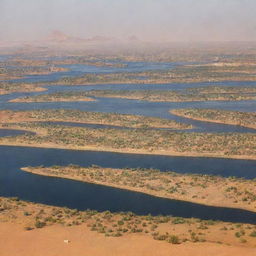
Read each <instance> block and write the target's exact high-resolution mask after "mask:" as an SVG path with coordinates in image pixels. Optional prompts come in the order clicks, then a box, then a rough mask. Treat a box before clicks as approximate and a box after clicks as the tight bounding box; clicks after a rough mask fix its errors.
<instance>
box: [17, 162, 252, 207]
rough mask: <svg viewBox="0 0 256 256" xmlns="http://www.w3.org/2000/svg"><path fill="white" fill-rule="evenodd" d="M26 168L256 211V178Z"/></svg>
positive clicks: (208, 203)
mask: <svg viewBox="0 0 256 256" xmlns="http://www.w3.org/2000/svg"><path fill="white" fill-rule="evenodd" d="M22 170H23V171H26V172H30V173H33V174H39V175H44V176H53V177H60V178H67V179H73V180H79V181H83V182H88V183H95V184H100V185H104V186H110V187H117V188H121V189H128V190H132V191H137V192H142V193H146V194H150V195H153V196H158V197H164V198H169V199H177V200H184V201H189V202H194V203H200V204H205V205H211V206H221V207H233V208H241V209H245V210H250V211H254V212H256V191H255V186H256V181H255V180H245V179H239V178H234V177H230V178H223V177H220V176H212V175H211V176H210V175H199V174H178V173H175V172H161V171H159V170H153V169H113V168H103V167H99V166H91V167H87V168H85V167H80V166H77V165H69V166H52V167H42V166H39V167H24V168H22Z"/></svg>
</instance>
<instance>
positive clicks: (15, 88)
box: [0, 81, 47, 95]
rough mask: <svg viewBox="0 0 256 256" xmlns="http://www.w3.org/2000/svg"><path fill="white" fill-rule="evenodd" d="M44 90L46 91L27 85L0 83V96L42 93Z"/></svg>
mask: <svg viewBox="0 0 256 256" xmlns="http://www.w3.org/2000/svg"><path fill="white" fill-rule="evenodd" d="M46 90H47V89H46V88H43V87H40V86H36V85H33V84H29V83H17V82H1V81H0V95H4V94H11V93H14V92H43V91H46Z"/></svg>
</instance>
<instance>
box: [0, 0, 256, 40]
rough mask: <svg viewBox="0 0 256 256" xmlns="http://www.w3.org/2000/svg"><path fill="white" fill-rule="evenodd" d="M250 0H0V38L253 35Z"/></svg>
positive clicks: (254, 19)
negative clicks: (54, 33)
mask: <svg viewBox="0 0 256 256" xmlns="http://www.w3.org/2000/svg"><path fill="white" fill-rule="evenodd" d="M255 10H256V1H255V0H22V1H21V0H0V41H9V40H22V41H29V40H36V39H37V40H38V39H41V38H45V37H46V36H47V35H48V34H49V33H50V32H51V31H53V30H60V31H63V32H64V33H66V34H68V35H71V36H74V37H82V38H90V37H94V36H96V35H100V36H105V37H115V38H121V39H127V38H139V39H141V40H148V41H255V40H256V15H255Z"/></svg>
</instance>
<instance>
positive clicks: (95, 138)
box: [0, 122, 256, 160]
mask: <svg viewBox="0 0 256 256" xmlns="http://www.w3.org/2000/svg"><path fill="white" fill-rule="evenodd" d="M1 127H2V128H5V129H18V130H19V129H21V130H26V131H30V132H34V133H35V134H23V135H18V136H11V137H5V138H0V145H16V146H30V147H46V148H63V149H75V150H96V151H110V152H122V153H124V152H125V153H136V154H158V155H176V156H194V157H196V156H198V157H199V156H200V157H222V158H234V159H235V158H236V159H252V160H253V159H256V151H255V147H256V134H254V133H217V134H216V133H186V132H174V131H168V130H157V129H133V130H131V129H126V130H123V129H113V128H104V129H92V128H88V127H70V126H65V125H54V124H47V123H38V122H24V123H5V124H2V125H1Z"/></svg>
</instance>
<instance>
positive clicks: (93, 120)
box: [0, 109, 192, 129]
mask: <svg viewBox="0 0 256 256" xmlns="http://www.w3.org/2000/svg"><path fill="white" fill-rule="evenodd" d="M0 117H1V123H2V125H3V124H5V123H17V122H74V123H85V124H86V123H87V124H102V125H112V126H118V127H128V128H168V129H191V128H192V126H191V125H187V124H183V123H179V122H176V121H174V120H168V119H163V118H157V117H146V116H138V115H127V114H118V113H101V112H87V111H79V110H68V109H49V110H30V111H11V110H6V111H5V110H2V111H0Z"/></svg>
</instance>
